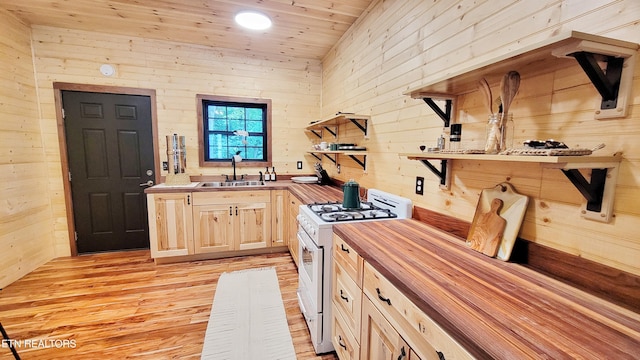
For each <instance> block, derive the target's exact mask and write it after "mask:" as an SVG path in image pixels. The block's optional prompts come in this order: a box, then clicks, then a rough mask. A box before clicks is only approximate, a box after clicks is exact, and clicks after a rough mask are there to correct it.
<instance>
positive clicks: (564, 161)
mask: <svg viewBox="0 0 640 360" xmlns="http://www.w3.org/2000/svg"><path fill="white" fill-rule="evenodd" d="M400 156H404V157H407V158H409V159H410V160H456V159H457V160H480V161H515V162H529V163H540V164H541V165H543V166H546V167H554V168H556V167H557V168H561V167H564V166H567V168H570V167H571V168H574V169H575V168H576V167H575V166H578V167H577V168H581V169H582V168H593V167H594V166H595V167H601V166H602V165H603V164H612V163H619V162H620V161H621V159H622V155H621V154H613V155H610V156H594V155H582V156H530V155H526V156H525V155H493V154H448V153H443V154H440V153H403V154H400ZM556 165H557V166H556Z"/></svg>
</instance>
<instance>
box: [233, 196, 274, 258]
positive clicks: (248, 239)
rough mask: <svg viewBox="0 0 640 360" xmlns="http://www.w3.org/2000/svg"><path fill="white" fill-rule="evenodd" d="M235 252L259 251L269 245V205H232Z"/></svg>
mask: <svg viewBox="0 0 640 360" xmlns="http://www.w3.org/2000/svg"><path fill="white" fill-rule="evenodd" d="M233 213H234V217H233V222H234V223H235V224H234V230H237V234H236V236H234V238H235V240H236V246H235V250H247V249H259V248H264V247H267V246H270V245H271V206H270V204H269V203H264V202H263V203H247V204H234V205H233Z"/></svg>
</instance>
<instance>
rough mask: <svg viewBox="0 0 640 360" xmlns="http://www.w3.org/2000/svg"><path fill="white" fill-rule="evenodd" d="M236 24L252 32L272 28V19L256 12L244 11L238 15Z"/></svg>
mask: <svg viewBox="0 0 640 360" xmlns="http://www.w3.org/2000/svg"><path fill="white" fill-rule="evenodd" d="M235 19H236V22H237V23H238V24H240V26H243V27H246V28H247V29H251V30H265V29H268V28H270V27H271V19H269V17H268V16H267V15H265V14H261V13H259V12H255V11H242V12H239V13H238V14H236V18H235Z"/></svg>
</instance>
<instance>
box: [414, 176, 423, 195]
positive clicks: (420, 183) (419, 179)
mask: <svg viewBox="0 0 640 360" xmlns="http://www.w3.org/2000/svg"><path fill="white" fill-rule="evenodd" d="M423 193H424V178H423V177H421V176H416V194H418V195H422V194H423Z"/></svg>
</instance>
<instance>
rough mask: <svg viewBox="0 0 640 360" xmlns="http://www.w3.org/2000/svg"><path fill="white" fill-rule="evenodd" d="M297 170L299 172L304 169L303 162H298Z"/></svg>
mask: <svg viewBox="0 0 640 360" xmlns="http://www.w3.org/2000/svg"><path fill="white" fill-rule="evenodd" d="M296 168H297V169H298V170H300V169H302V161H298V163H297V164H296Z"/></svg>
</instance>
